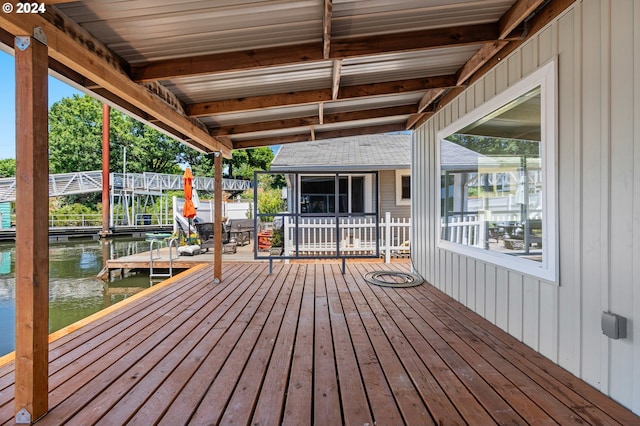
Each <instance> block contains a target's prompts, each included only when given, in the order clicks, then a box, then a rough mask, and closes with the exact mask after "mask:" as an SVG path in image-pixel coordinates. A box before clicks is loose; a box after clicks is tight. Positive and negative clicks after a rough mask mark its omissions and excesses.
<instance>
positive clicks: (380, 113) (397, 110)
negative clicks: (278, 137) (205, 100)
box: [211, 104, 416, 136]
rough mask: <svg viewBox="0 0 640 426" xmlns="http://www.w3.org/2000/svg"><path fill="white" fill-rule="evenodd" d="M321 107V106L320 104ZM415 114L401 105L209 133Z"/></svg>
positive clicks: (219, 133)
mask: <svg viewBox="0 0 640 426" xmlns="http://www.w3.org/2000/svg"><path fill="white" fill-rule="evenodd" d="M320 105H322V104H320ZM414 112H416V107H415V105H402V106H395V107H387V108H376V109H367V110H362V111H350V112H341V113H334V114H323V117H322V120H320V119H319V117H317V116H310V117H300V118H291V119H287V120H273V121H265V122H260V123H248V124H238V125H235V126H224V127H218V128H216V129H213V130H212V131H211V135H212V136H230V135H239V134H243V133H253V132H264V131H269V130H277V129H285V128H293V127H308V126H317V125H320V124H335V123H343V122H347V121H358V120H368V119H372V118H382V117H389V116H398V115H409V114H412V113H414Z"/></svg>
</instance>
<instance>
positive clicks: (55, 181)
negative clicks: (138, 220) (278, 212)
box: [0, 170, 252, 202]
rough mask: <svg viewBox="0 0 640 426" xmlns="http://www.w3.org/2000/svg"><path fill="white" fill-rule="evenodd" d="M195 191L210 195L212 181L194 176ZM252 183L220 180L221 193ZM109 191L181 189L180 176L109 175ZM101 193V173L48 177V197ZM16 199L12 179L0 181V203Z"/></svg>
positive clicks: (13, 178)
mask: <svg viewBox="0 0 640 426" xmlns="http://www.w3.org/2000/svg"><path fill="white" fill-rule="evenodd" d="M193 185H194V188H195V189H196V190H198V191H204V192H213V178H210V177H198V176H196V177H195V178H194V180H193ZM251 186H252V182H251V181H246V180H238V179H222V190H223V191H233V192H237V191H244V190H246V189H249V188H251ZM109 187H110V188H111V191H135V192H139V193H153V192H163V191H167V190H181V189H183V182H182V175H172V174H164V173H149V172H145V173H110V174H109ZM101 191H102V171H100V170H96V171H89V172H75V173H60V174H51V175H49V196H50V197H59V196H63V195H74V194H86V193H91V192H101ZM15 200H16V178H15V177H10V178H1V179H0V202H5V201H15Z"/></svg>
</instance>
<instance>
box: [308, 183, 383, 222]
mask: <svg viewBox="0 0 640 426" xmlns="http://www.w3.org/2000/svg"><path fill="white" fill-rule="evenodd" d="M367 177H368V176H357V175H342V176H338V177H337V178H336V176H335V175H333V176H327V175H302V176H300V212H301V213H322V214H327V213H336V202H337V203H338V211H337V212H338V213H365V212H370V211H371V210H372V207H371V206H370V204H371V196H370V195H368V192H367V189H366V188H367V187H369V188H370V187H371V182H370V180H371V179H370V178H369V179H366V178H367ZM370 191H371V189H369V192H370ZM336 193H337V194H338V197H337V198H336ZM336 200H337V201H336Z"/></svg>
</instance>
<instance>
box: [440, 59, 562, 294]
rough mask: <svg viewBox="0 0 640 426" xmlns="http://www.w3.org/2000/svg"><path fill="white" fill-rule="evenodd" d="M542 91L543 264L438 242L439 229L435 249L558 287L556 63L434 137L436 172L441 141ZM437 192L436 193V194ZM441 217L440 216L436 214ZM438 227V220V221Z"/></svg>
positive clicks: (441, 241) (519, 83) (499, 95)
mask: <svg viewBox="0 0 640 426" xmlns="http://www.w3.org/2000/svg"><path fill="white" fill-rule="evenodd" d="M537 86H540V87H541V108H540V119H541V142H542V143H541V145H542V146H541V150H542V170H543V191H542V197H543V198H542V214H543V216H542V217H543V218H544V221H543V224H542V226H543V232H542V247H543V252H542V261H541V262H538V261H533V260H529V259H523V258H519V257H517V256H513V255H510V254H505V253H500V252H496V251H495V250H494V251H491V250H484V249H482V248H479V247H472V246H467V245H463V244H458V243H455V242H451V241H447V240H444V239H441V238H440V235H441V234H440V229H438V232H437V235H438V248H440V249H443V250H447V251H451V252H456V253H459V254H462V255H465V256H469V257H473V258H476V259H478V260H481V261H485V262H488V263H493V264H495V265H498V266H501V267H506V268H510V269H513V270H515V271H518V272H521V273H524V274H527V275H531V276H534V277H536V278H540V279H543V280H546V281H549V282H551V283H554V284H558V269H559V260H558V225H557V217H558V211H557V191H558V181H557V177H556V167H557V165H556V151H557V108H558V107H557V105H558V96H557V93H558V91H557V64H556V60H555V59H554V60H552V61H550V62H548V63H547V64H546V65H544V66H542V67H540V68H538V69H537V70H536V71H534V72H532V73H531V74H529V75H527V76H525V77H523V78H522V79H521V80H520V81H518V82H517V83H515V84H513V85H512V86H510V87H508V88H506V89H505V90H504V91H503V92H501V93H499V94H497V95H496V96H495V97H493V98H492V99H490V100H489V101H487V102H485V103H484V104H482V105H480V106H479V107H478V108H476V109H474V110H473V111H471V112H469V113H468V114H466V115H465V116H463V117H461V118H460V119H458V120H456V121H455V122H453V123H451V124H450V125H448V126H447V127H445V128H443V129H441V130H440V131H439V132H438V133H437V143H436V151H437V155H436V157H437V170H438V172H439V174H440V172H441V166H440V143H439V141H441V140H442V139H444V138H446V137H448V136H449V135H451V134H453V133H455V132H456V131H458V130H459V129H462V128H464V127H466V126H468V125H470V124H471V123H474V122H476V121H477V120H479V119H481V118H483V117H485V116H486V115H488V114H490V113H492V112H493V111H495V110H496V109H498V108H500V107H502V106H503V105H505V104H506V103H508V102H510V101H511V100H513V99H516V98H517V97H519V96H522V95H524V94H525V93H527V92H528V91H530V90H531V89H533V88H535V87H537ZM439 193H440V191H438V194H439ZM439 216H440V214H439ZM437 223H438V227H439V226H440V223H441V217H440V219H439V220H438V221H437Z"/></svg>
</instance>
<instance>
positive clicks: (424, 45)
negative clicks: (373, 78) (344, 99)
mask: <svg viewBox="0 0 640 426" xmlns="http://www.w3.org/2000/svg"><path fill="white" fill-rule="evenodd" d="M325 29H326V28H325ZM497 39H498V25H497V24H495V23H493V24H477V25H468V26H458V27H451V28H438V29H431V30H421V31H408V32H403V33H397V34H385V35H381V36H366V37H353V38H347V39H341V40H335V39H332V40H331V42H330V44H329V42H328V39H327V38H323V42H322V43H310V44H300V45H296V46H287V47H286V48H282V47H271V48H264V49H255V50H247V51H240V52H228V53H217V54H210V55H203V56H192V57H186V58H178V59H167V60H163V61H155V62H150V63H147V64H142V65H137V66H133V67H132V69H131V77H132V79H133V80H134V81H138V82H140V81H150V80H168V79H172V78H179V77H189V76H194V75H202V74H212V73H220V72H228V71H239V70H247V69H252V68H263V67H270V66H283V65H292V64H298V63H302V62H312V61H321V60H323V59H325V58H326V59H346V58H351V57H357V56H366V55H379V54H385V53H395V52H403V51H408V50H429V49H438V48H445V47H451V46H459V45H467V44H478V43H483V42H487V41H494V40H497ZM327 45H329V46H330V52H329V53H328V56H325V54H326V52H324V50H325V49H326V47H327Z"/></svg>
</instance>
